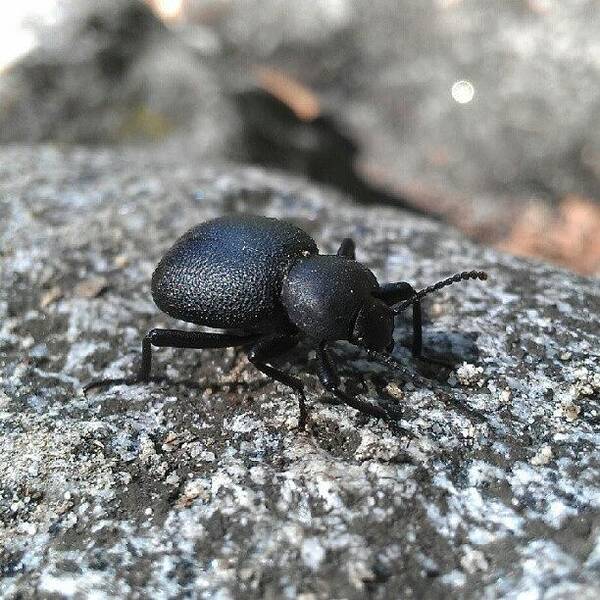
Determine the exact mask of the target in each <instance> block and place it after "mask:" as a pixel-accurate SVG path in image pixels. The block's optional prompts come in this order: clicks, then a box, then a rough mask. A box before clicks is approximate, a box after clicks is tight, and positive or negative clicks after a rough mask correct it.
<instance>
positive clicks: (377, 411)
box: [317, 343, 388, 419]
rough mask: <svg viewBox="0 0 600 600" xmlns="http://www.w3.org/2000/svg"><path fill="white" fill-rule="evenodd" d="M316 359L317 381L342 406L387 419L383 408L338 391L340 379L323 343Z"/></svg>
mask: <svg viewBox="0 0 600 600" xmlns="http://www.w3.org/2000/svg"><path fill="white" fill-rule="evenodd" d="M317 358H318V361H319V379H320V380H321V383H322V384H323V387H324V388H325V389H326V390H328V391H330V392H331V393H332V394H334V395H335V396H336V398H338V399H339V400H340V401H341V402H343V403H344V404H347V405H348V406H351V407H352V408H354V409H356V410H358V411H360V412H362V413H365V414H367V415H369V416H371V417H376V418H378V419H387V418H388V414H387V412H386V411H385V410H384V409H383V408H381V407H379V406H376V405H374V404H370V403H369V402H364V401H363V400H359V399H358V398H355V397H354V396H351V395H350V394H347V393H346V392H344V391H343V390H341V389H340V377H339V375H338V374H337V370H336V368H335V364H334V363H333V359H332V358H331V355H330V354H329V352H328V351H327V347H326V344H325V343H322V344H321V345H320V346H319V349H318V350H317Z"/></svg>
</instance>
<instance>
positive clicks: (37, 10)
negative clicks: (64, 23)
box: [0, 0, 58, 72]
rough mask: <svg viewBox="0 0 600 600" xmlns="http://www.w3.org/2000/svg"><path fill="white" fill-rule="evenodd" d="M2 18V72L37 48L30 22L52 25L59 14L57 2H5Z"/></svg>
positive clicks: (46, 0)
mask: <svg viewBox="0 0 600 600" xmlns="http://www.w3.org/2000/svg"><path fill="white" fill-rule="evenodd" d="M1 6H2V9H1V11H0V12H1V18H0V72H2V71H3V70H4V69H6V67H8V66H9V65H10V64H12V63H13V62H15V61H16V60H18V59H19V58H20V57H21V56H23V55H24V54H26V53H27V52H29V51H30V50H32V49H33V48H35V46H36V45H37V36H36V34H35V31H33V30H32V28H31V27H30V26H28V25H27V23H28V22H34V23H35V22H36V21H39V22H45V23H52V22H54V21H55V19H56V16H57V13H58V1H57V0H20V1H19V2H8V1H4V2H2V4H1Z"/></svg>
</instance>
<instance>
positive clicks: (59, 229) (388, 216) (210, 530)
mask: <svg viewBox="0 0 600 600" xmlns="http://www.w3.org/2000/svg"><path fill="white" fill-rule="evenodd" d="M0 165H1V166H0V186H1V188H0V194H1V195H0V214H1V215H2V219H0V253H1V255H0V257H1V262H0V267H1V269H2V271H1V279H0V327H1V328H0V482H1V488H0V519H1V529H0V573H1V576H2V579H1V580H0V595H1V596H3V597H5V598H16V597H21V598H30V597H34V596H35V597H40V598H49V597H52V598H55V597H72V598H82V597H91V596H92V594H93V595H94V596H93V597H95V598H113V597H124V596H131V597H153V598H167V597H181V596H182V595H183V594H185V593H192V594H193V595H194V596H195V597H199V598H219V599H226V598H296V597H298V598H302V599H303V600H309V599H311V600H312V599H315V598H348V599H353V598H365V597H371V598H398V597H400V596H402V597H416V598H433V597H440V596H442V595H443V596H446V597H461V598H482V597H483V598H497V597H507V598H517V597H519V598H525V597H526V598H535V599H537V598H544V599H553V600H556V599H559V598H569V597H575V596H577V597H578V598H580V599H584V598H585V599H592V598H597V597H598V596H599V595H600V584H599V583H598V581H599V579H598V578H599V572H600V485H599V482H600V477H599V474H600V465H599V459H598V445H599V444H600V433H599V431H598V428H599V423H600V413H599V411H600V407H599V406H598V396H599V393H600V375H599V370H600V369H599V366H600V362H599V358H598V356H597V354H595V355H594V354H593V353H594V352H596V353H597V352H598V347H599V338H600V322H599V313H600V284H599V283H598V281H597V280H591V279H583V278H577V277H574V276H573V275H570V274H568V273H566V272H563V271H560V270H555V269H552V268H549V267H546V266H542V265H539V264H534V263H526V262H523V261H520V260H517V259H514V258H510V257H507V256H504V255H500V254H497V253H495V252H492V251H491V250H482V249H480V248H477V247H475V246H473V245H472V244H470V243H468V242H465V241H464V240H463V239H461V238H460V237H459V236H457V235H456V234H455V233H454V232H452V231H450V230H446V229H443V228H442V227H440V226H438V225H435V224H432V223H430V222H427V221H424V220H418V219H416V218H412V217H408V216H406V215H405V214H403V213H402V212H400V211H395V210H393V209H389V208H388V209H370V210H369V211H368V212H367V211H365V210H364V209H360V208H357V207H355V206H352V205H351V204H350V203H348V202H347V201H345V200H344V199H343V198H340V197H338V196H336V195H334V194H332V193H330V192H324V191H320V190H317V189H315V188H311V187H309V186H308V185H307V184H306V183H305V182H303V181H302V180H297V179H289V178H284V177H282V176H278V175H271V174H266V173H264V172H261V171H259V170H254V169H252V170H251V169H225V168H219V169H216V168H215V169H212V168H209V167H206V166H204V167H202V168H199V167H198V166H194V165H186V164H179V163H178V162H177V159H175V158H174V159H170V158H168V157H165V156H161V157H159V158H156V157H152V156H150V155H142V154H140V153H137V152H136V153H134V152H133V151H124V150H102V149H99V150H95V151H91V150H82V149H70V150H57V149H53V148H50V147H41V148H36V149H30V148H22V147H5V148H3V149H2V150H0ZM232 211H252V212H256V213H261V214H266V215H271V216H281V217H286V218H288V219H290V220H292V221H293V222H295V223H297V224H299V225H301V226H302V227H304V228H306V230H307V231H309V232H310V233H311V234H313V235H314V237H315V238H316V239H317V241H318V243H319V245H320V247H321V249H322V250H324V251H334V250H335V248H336V246H337V244H339V242H340V240H341V239H342V238H343V237H344V236H346V235H352V236H353V237H354V238H355V239H356V241H357V246H358V257H359V259H360V260H362V261H364V262H365V263H366V264H368V265H369V266H371V267H372V268H373V269H374V271H375V272H376V274H377V275H378V277H380V279H381V280H398V279H407V280H409V281H412V282H414V283H416V284H418V285H422V284H427V283H430V282H432V281H433V280H436V279H438V278H439V277H441V276H444V275H447V274H448V273H450V272H454V271H457V270H463V269H468V268H472V267H480V268H484V269H487V270H488V271H489V272H490V277H491V278H490V281H489V282H488V283H486V284H480V283H469V284H466V285H463V286H454V287H453V288H449V289H448V290H445V291H444V292H443V293H440V294H439V295H438V296H436V297H435V299H434V300H432V301H431V302H430V303H429V304H428V307H427V308H428V313H429V315H430V317H431V320H432V322H431V323H429V324H428V331H429V335H428V340H429V341H430V342H431V341H434V342H436V343H437V344H445V345H446V346H447V350H448V351H449V352H452V353H454V354H458V355H459V356H460V357H461V358H467V360H468V362H467V364H463V365H461V366H460V367H459V368H457V370H456V371H455V372H453V373H451V374H450V376H449V377H446V376H445V375H447V373H445V372H443V371H437V370H433V371H427V373H429V374H430V375H432V377H433V379H432V380H431V381H430V383H428V384H427V385H424V386H421V385H420V384H419V385H417V386H414V385H413V384H412V383H410V381H406V378H403V377H400V375H399V374H398V373H397V372H395V371H393V372H392V371H389V370H388V369H386V368H384V367H382V366H381V365H377V364H376V363H372V362H368V361H367V360H366V359H365V356H364V355H363V354H362V353H360V352H359V351H358V350H356V349H355V348H353V347H351V346H348V345H343V344H340V346H339V348H337V354H338V356H339V357H340V358H341V359H343V360H344V362H345V364H346V366H345V367H344V368H343V370H342V374H343V377H344V379H345V380H346V381H347V386H348V388H349V389H352V390H353V391H355V392H356V393H358V394H359V395H360V396H361V397H362V398H364V399H368V400H370V401H372V402H378V403H382V404H383V405H385V406H387V407H389V408H390V410H392V409H395V411H396V412H397V414H398V415H399V421H398V430H397V431H392V430H391V428H390V427H389V426H388V425H386V424H385V423H382V422H376V421H374V420H372V419H369V418H367V417H364V416H362V415H359V414H357V413H356V412H355V411H354V410H352V409H350V408H348V407H345V406H334V405H327V404H323V403H321V402H320V400H321V399H322V398H323V397H325V395H324V394H323V392H322V389H321V387H320V386H319V384H318V383H317V380H316V377H315V370H314V364H313V362H314V357H312V356H311V355H310V354H308V357H309V358H308V360H307V359H306V352H305V353H303V352H298V353H296V354H294V355H292V356H291V358H290V362H291V366H290V367H289V368H291V370H292V371H293V372H294V373H297V374H298V375H299V376H301V377H302V378H303V379H304V380H305V381H306V382H307V386H308V396H309V402H310V409H311V411H310V418H311V425H310V430H309V431H308V432H306V433H299V432H298V431H297V430H296V429H295V425H296V423H297V403H296V400H295V399H294V398H293V396H292V394H290V392H289V391H288V389H286V388H285V387H282V386H280V385H276V384H273V383H271V382H269V381H267V380H266V379H265V378H264V377H263V376H262V375H260V374H259V373H258V372H257V371H256V370H255V369H254V368H253V367H251V366H250V365H248V363H247V362H246V360H245V358H244V357H243V356H241V355H237V354H236V353H234V352H232V351H229V350H215V351H198V352H194V351H180V350H160V351H158V352H156V359H155V363H154V368H155V373H157V374H165V375H166V376H167V377H168V378H169V382H164V383H155V384H151V385H145V386H144V385H139V386H132V387H126V386H117V387H113V388H111V389H108V390H106V391H102V392H101V393H98V394H95V395H90V397H88V398H85V397H84V396H83V395H82V394H81V393H80V386H81V383H82V382H85V381H86V380H88V379H90V378H92V377H95V376H99V375H100V376H116V377H118V376H120V375H124V374H129V373H131V372H132V371H133V369H134V368H135V366H136V364H137V361H138V359H139V340H140V336H141V335H142V333H143V332H144V331H145V330H146V329H147V328H149V327H152V326H157V325H160V324H169V323H171V324H172V323H173V322H172V321H170V320H169V319H168V318H167V317H165V316H164V315H162V314H160V313H159V312H158V311H157V310H156V309H155V307H154V306H153V305H152V302H151V300H150V298H149V279H150V274H151V271H152V269H153V267H154V265H155V263H156V262H157V260H158V258H159V257H160V255H161V253H162V252H163V251H164V250H165V249H166V248H167V247H168V246H169V245H170V244H171V243H172V241H173V240H174V239H175V238H176V237H177V236H178V235H179V234H181V233H182V232H183V231H184V230H186V229H187V228H189V227H190V226H191V225H192V224H195V223H196V222H198V221H201V220H203V219H206V218H208V217H212V216H215V215H220V214H223V213H224V212H232ZM405 333H406V329H405V327H404V325H403V323H399V328H398V337H399V339H400V338H402V336H404V335H405ZM477 353H478V354H479V358H478V359H477V358H476V355H477ZM397 357H398V359H400V360H403V361H404V362H405V365H406V368H407V369H408V370H409V372H410V373H412V374H416V373H417V365H415V364H414V362H412V361H411V360H410V358H409V356H408V353H407V352H406V351H405V350H404V349H402V348H401V346H400V345H399V349H398V350H397ZM421 368H423V369H425V367H421ZM435 376H437V380H436V379H435ZM388 383H389V385H388Z"/></svg>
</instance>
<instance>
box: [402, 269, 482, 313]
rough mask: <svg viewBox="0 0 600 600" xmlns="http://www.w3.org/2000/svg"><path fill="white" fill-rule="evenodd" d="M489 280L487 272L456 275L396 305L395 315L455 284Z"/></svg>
mask: <svg viewBox="0 0 600 600" xmlns="http://www.w3.org/2000/svg"><path fill="white" fill-rule="evenodd" d="M487 278H488V276H487V273H486V272H485V271H463V272H462V273H456V274H454V275H452V277H448V278H447V279H442V280H441V281H438V282H437V283H434V284H433V285H430V286H428V287H426V288H423V289H422V290H419V291H418V292H417V293H416V294H415V295H414V296H412V297H411V298H408V300H403V301H402V302H400V303H398V304H396V306H395V307H394V314H396V315H397V314H399V313H401V312H402V311H403V310H405V309H406V308H407V307H409V306H410V305H411V304H414V303H415V302H418V301H419V300H421V298H424V297H425V296H427V295H428V294H431V293H432V292H437V291H438V290H441V289H442V288H444V287H447V286H449V285H452V284H453V283H458V282H459V281H466V280H467V279H481V280H482V281H485V280H486V279H487Z"/></svg>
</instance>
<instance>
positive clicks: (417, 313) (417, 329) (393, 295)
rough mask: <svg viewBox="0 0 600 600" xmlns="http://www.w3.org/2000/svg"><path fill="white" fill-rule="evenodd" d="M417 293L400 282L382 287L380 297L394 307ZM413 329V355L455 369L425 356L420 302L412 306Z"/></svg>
mask: <svg viewBox="0 0 600 600" xmlns="http://www.w3.org/2000/svg"><path fill="white" fill-rule="evenodd" d="M416 293H417V291H416V290H415V288H413V286H412V285H410V283H407V282H406V281H399V282H397V283H386V284H384V285H382V286H381V289H380V292H379V294H378V297H379V298H381V299H382V300H383V301H384V302H385V303H386V304H387V305H388V306H392V305H394V304H398V302H402V301H403V300H408V299H409V298H412V297H413V296H414V295H415V294H416ZM412 328H413V338H412V348H411V350H412V355H413V356H414V357H415V358H418V359H419V360H424V361H427V362H430V363H433V364H436V365H441V366H443V367H446V368H449V369H453V368H454V366H455V365H454V364H453V363H451V362H449V361H445V360H443V359H440V358H437V357H433V356H427V355H425V354H423V311H422V309H421V303H420V302H418V301H416V302H414V303H413V305H412Z"/></svg>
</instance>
